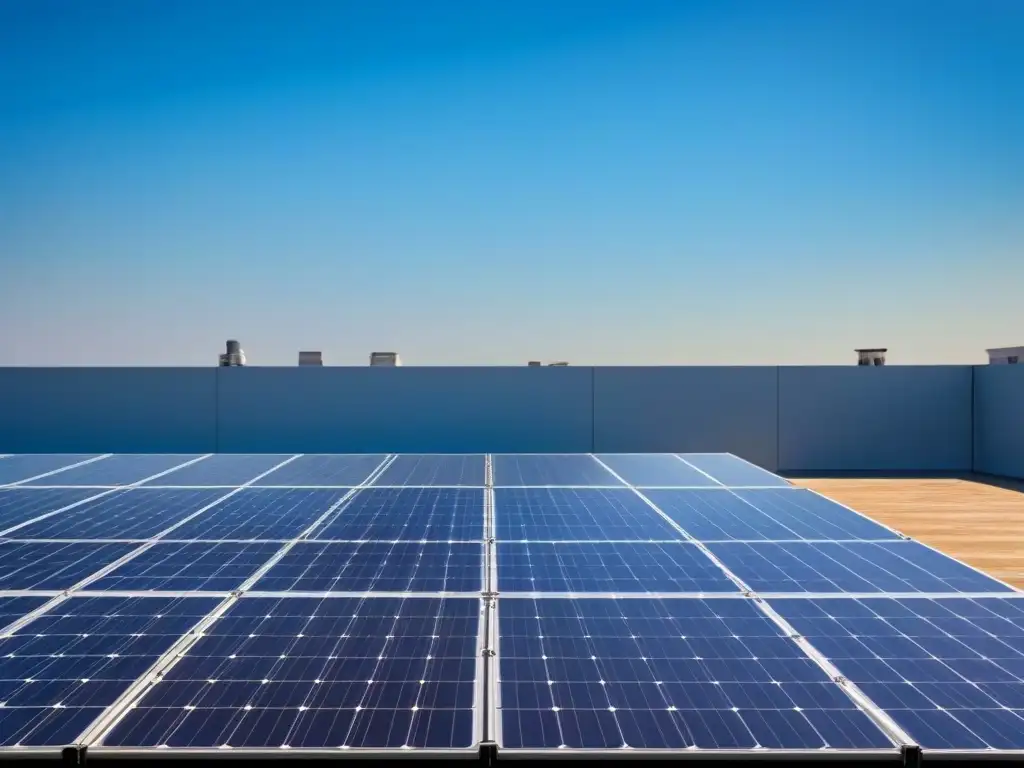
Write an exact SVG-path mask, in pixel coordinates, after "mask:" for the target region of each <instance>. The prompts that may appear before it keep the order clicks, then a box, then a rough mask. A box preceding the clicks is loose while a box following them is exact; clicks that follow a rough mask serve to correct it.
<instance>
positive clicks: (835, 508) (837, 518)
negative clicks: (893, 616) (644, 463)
mask: <svg viewBox="0 0 1024 768" xmlns="http://www.w3.org/2000/svg"><path fill="white" fill-rule="evenodd" d="M644 495H645V496H647V498H649V499H650V500H651V501H653V502H654V504H655V505H656V506H657V507H658V508H659V509H660V510H661V511H662V512H664V513H665V514H667V515H668V516H669V517H671V518H672V519H673V520H675V521H676V522H677V523H679V525H680V526H682V527H683V528H685V529H686V532H687V533H688V534H690V535H691V536H692V537H694V538H695V539H698V540H700V541H729V540H738V541H752V540H758V539H761V540H765V541H785V540H793V539H818V540H822V539H833V540H857V539H861V540H864V539H869V540H878V539H893V540H897V539H899V538H900V537H899V534H897V533H895V532H893V531H891V530H889V529H888V528H886V527H884V526H882V525H879V524H878V523H876V522H874V521H873V520H869V519H868V518H866V517H862V516H861V515H858V514H857V513H856V512H852V511H850V510H849V509H846V508H845V507H843V506H841V505H840V504H836V503H835V502H834V501H831V500H829V499H826V498H825V497H823V496H819V495H818V494H816V493H813V492H811V491H807V490H798V489H796V488H792V489H779V490H776V489H774V488H772V489H765V490H756V491H754V490H737V491H730V490H726V489H721V490H708V491H700V490H697V491H693V490H685V491H680V490H651V489H648V490H645V491H644Z"/></svg>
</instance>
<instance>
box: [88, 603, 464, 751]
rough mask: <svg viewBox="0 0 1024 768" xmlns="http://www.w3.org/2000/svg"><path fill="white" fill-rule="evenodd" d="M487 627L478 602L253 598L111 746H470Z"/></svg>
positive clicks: (207, 638) (207, 636)
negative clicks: (481, 630) (480, 639)
mask: <svg viewBox="0 0 1024 768" xmlns="http://www.w3.org/2000/svg"><path fill="white" fill-rule="evenodd" d="M479 620H480V603H479V600H476V599H444V600H441V599H433V598H410V599H398V598H374V599H357V598H330V599H325V600H319V599H310V598H286V599H265V598H245V599H242V600H240V601H238V602H237V603H236V604H235V605H234V606H233V607H232V608H231V609H230V610H229V611H228V612H227V613H226V614H225V615H224V616H223V617H221V618H220V619H218V620H217V621H216V622H214V623H213V625H212V626H211V627H210V628H209V629H208V630H207V631H206V632H205V633H204V636H203V637H202V638H201V639H200V640H199V641H198V642H197V643H196V644H195V645H194V646H193V647H192V648H191V649H190V650H189V652H188V654H187V655H186V656H185V657H184V658H182V659H181V661H180V662H178V663H177V664H176V665H175V666H173V667H172V668H171V669H170V670H169V671H168V673H167V675H166V676H164V677H163V678H162V679H161V680H160V681H159V682H158V683H156V684H155V685H154V686H153V687H152V688H151V689H150V690H149V692H148V693H147V694H146V695H145V696H144V697H143V699H142V700H141V701H140V702H139V704H138V705H137V706H136V707H134V708H133V709H131V710H130V711H129V712H128V714H127V715H126V716H125V718H124V719H123V720H121V721H120V722H119V723H118V725H117V726H116V727H115V728H114V729H113V731H112V732H111V733H110V735H109V736H108V737H107V738H106V739H105V740H104V744H105V745H108V746H158V745H163V744H166V745H168V746H171V747H220V746H222V745H230V746H232V747H281V746H284V745H287V746H289V747H293V748H323V747H352V748H366V749H373V748H375V749H398V748H401V747H410V748H431V749H460V748H470V747H473V746H475V745H476V744H477V742H478V736H477V733H476V730H477V729H476V728H475V719H476V712H475V710H474V705H475V690H474V687H475V686H474V681H475V679H476V669H477V658H478V656H479V652H478V633H479Z"/></svg>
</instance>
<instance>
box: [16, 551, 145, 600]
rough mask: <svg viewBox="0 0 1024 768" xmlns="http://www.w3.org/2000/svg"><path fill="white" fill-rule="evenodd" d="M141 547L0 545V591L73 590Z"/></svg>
mask: <svg viewBox="0 0 1024 768" xmlns="http://www.w3.org/2000/svg"><path fill="white" fill-rule="evenodd" d="M137 550H138V545H137V544H99V543H94V542H43V543H38V542H11V541H0V589H59V590H64V589H72V588H73V587H74V586H75V585H77V584H79V583H81V582H82V581H83V580H84V579H87V578H89V577H90V576H92V575H93V574H95V573H96V572H97V571H99V570H100V569H102V568H103V567H105V566H109V565H110V564H111V563H114V562H117V561H118V560H120V559H121V558H122V557H124V556H126V555H128V554H130V553H132V552H135V551H137Z"/></svg>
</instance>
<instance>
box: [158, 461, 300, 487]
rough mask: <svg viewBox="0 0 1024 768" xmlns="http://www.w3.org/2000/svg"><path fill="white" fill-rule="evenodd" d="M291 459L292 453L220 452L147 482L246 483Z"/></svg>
mask: <svg viewBox="0 0 1024 768" xmlns="http://www.w3.org/2000/svg"><path fill="white" fill-rule="evenodd" d="M288 458H289V454H273V453H257V454H246V453H220V454H217V455H215V456H207V457H206V458H205V459H203V460H202V461H199V462H196V463H195V464H189V465H188V466H187V467H182V468H181V469H176V470H175V471H174V472H171V473H170V474H167V475H164V476H163V477H158V478H157V479H155V480H150V481H149V482H147V483H144V485H179V486H197V485H199V486H202V485H227V486H238V485H244V484H245V483H248V482H249V481H250V480H253V479H254V478H256V477H257V476H259V475H261V474H263V473H264V472H266V471H267V470H269V469H272V468H274V467H276V466H277V465H278V464H280V463H281V462H282V461H285V460H286V459H288Z"/></svg>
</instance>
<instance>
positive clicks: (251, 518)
mask: <svg viewBox="0 0 1024 768" xmlns="http://www.w3.org/2000/svg"><path fill="white" fill-rule="evenodd" d="M344 495H345V491H343V490H333V491H332V490H327V489H297V490H289V489H282V488H247V489H244V490H241V491H239V492H238V493H236V494H235V495H234V496H231V497H230V498H228V499H225V500H224V501H222V502H220V503H219V504H218V505H217V506H215V507H213V508H212V509H208V510H207V511H206V512H203V514H201V515H199V516H198V517H195V518H193V519H192V520H189V521H188V522H187V523H185V524H184V525H183V526H181V527H180V528H177V529H175V531H174V538H176V539H215V540H222V539H293V538H295V537H296V536H298V535H299V534H300V533H302V532H303V531H304V530H306V528H308V527H309V526H310V525H311V524H312V523H313V522H315V521H316V519H317V518H318V517H320V516H321V515H323V514H324V513H325V512H327V511H328V510H329V509H330V508H331V507H332V506H333V505H334V504H336V503H337V502H338V501H340V500H341V498H342V497H343V496H344Z"/></svg>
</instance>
